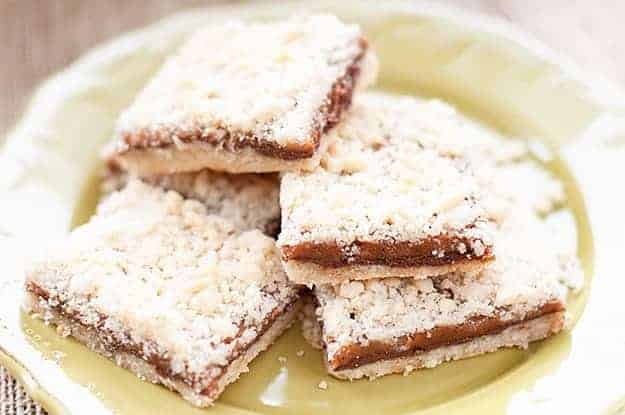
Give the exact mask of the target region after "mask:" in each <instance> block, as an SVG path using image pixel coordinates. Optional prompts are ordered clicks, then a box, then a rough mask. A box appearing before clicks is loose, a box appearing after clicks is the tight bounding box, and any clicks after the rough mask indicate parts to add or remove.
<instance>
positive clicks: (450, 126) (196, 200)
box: [25, 15, 581, 406]
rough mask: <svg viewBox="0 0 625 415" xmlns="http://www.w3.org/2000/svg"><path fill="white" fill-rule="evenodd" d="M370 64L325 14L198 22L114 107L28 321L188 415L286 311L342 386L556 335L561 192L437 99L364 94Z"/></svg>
mask: <svg viewBox="0 0 625 415" xmlns="http://www.w3.org/2000/svg"><path fill="white" fill-rule="evenodd" d="M376 73H377V61H376V58H375V56H374V54H373V52H372V51H371V49H370V47H369V45H368V43H367V41H366V39H365V38H364V37H363V35H362V33H361V31H360V29H359V28H358V27H357V26H355V25H349V24H345V23H343V22H341V21H339V20H338V19H337V18H335V17H333V16H328V15H315V16H297V17H293V18H290V19H288V20H285V21H279V22H268V23H250V22H243V21H232V22H227V23H223V24H220V25H214V26H210V27H207V28H203V29H200V30H199V31H198V32H197V33H195V34H194V35H192V36H191V37H190V38H189V39H188V40H187V42H186V43H185V44H184V45H183V46H182V47H181V48H180V50H179V51H178V52H177V53H176V54H175V55H174V56H173V57H171V58H170V59H169V60H168V61H167V62H166V63H165V65H164V66H163V68H162V69H161V71H160V72H159V73H158V74H157V75H156V76H155V77H154V78H153V79H152V80H151V81H150V82H149V83H148V84H147V86H146V87H145V89H144V90H143V91H142V92H141V93H140V94H139V95H138V96H137V98H136V100H135V102H134V103H133V104H132V105H131V106H130V107H129V108H128V109H127V110H126V111H125V112H124V113H123V114H122V115H121V116H120V118H119V121H118V125H117V129H116V132H115V136H114V138H113V140H112V142H111V143H110V144H109V145H108V146H107V147H106V149H105V151H104V155H105V158H106V165H107V170H106V174H105V176H104V178H103V183H102V190H103V199H102V201H101V202H100V204H99V206H98V208H97V212H96V214H95V215H94V216H93V217H92V218H91V220H90V221H89V222H88V223H86V224H85V225H82V226H80V227H79V228H77V229H75V230H74V231H72V232H71V234H70V235H69V236H68V237H67V238H66V240H64V241H63V242H62V243H59V244H58V245H57V246H55V247H54V248H53V249H51V251H50V253H49V255H48V256H47V257H46V258H45V259H42V260H39V261H34V262H33V264H32V266H31V267H30V269H29V271H28V273H27V275H26V284H25V289H26V294H27V295H26V307H27V308H28V310H30V311H31V312H32V313H33V314H34V315H36V316H38V317H40V318H42V319H44V320H45V321H46V322H48V323H52V324H54V325H55V326H56V327H57V329H58V331H59V333H60V334H61V335H64V336H68V335H71V336H73V337H74V338H76V339H77V340H78V341H80V342H82V343H84V344H86V345H87V346H88V347H90V348H91V349H93V350H94V351H96V352H98V353H101V354H103V355H105V356H107V357H109V358H111V359H112V360H114V361H115V362H116V363H117V364H119V365H120V366H123V367H125V368H127V369H129V370H131V371H133V372H135V373H136V374H137V375H138V376H140V377H141V378H143V379H146V380H149V381H151V382H155V383H160V384H162V385H164V386H166V387H168V388H170V389H172V390H175V391H177V392H179V393H180V394H181V395H182V396H183V397H184V398H185V399H187V400H188V401H190V402H191V403H192V404H194V405H197V406H208V405H211V404H212V403H213V402H214V401H215V399H217V397H218V396H219V395H220V394H221V393H222V392H223V390H224V388H225V387H226V386H227V385H228V384H230V383H232V382H234V381H235V380H236V379H237V378H238V377H239V376H240V375H241V374H242V373H243V372H245V371H247V367H248V364H249V363H250V362H251V361H252V360H253V359H254V358H255V357H256V356H257V355H259V354H260V353H261V352H262V351H263V350H265V349H267V348H268V347H269V346H270V345H271V344H272V343H273V342H274V341H275V340H276V339H277V338H278V337H279V336H280V334H281V333H282V332H284V330H286V328H288V327H289V326H290V325H291V324H292V323H293V322H294V320H295V319H296V317H297V316H298V315H301V316H302V317H303V318H302V320H303V323H302V324H303V328H304V335H305V337H306V338H307V339H308V340H309V341H311V342H312V344H313V345H315V346H317V347H319V348H321V349H323V351H324V354H325V361H326V366H327V369H328V372H329V373H330V374H332V375H334V376H336V377H338V378H347V379H355V378H360V377H364V376H366V377H377V376H380V375H384V374H388V373H396V372H409V371H411V370H412V369H415V368H419V367H431V366H434V365H437V364H439V363H441V362H444V361H447V360H451V359H459V358H463V357H468V356H473V355H476V354H480V353H485V352H489V351H494V350H496V349H498V348H500V347H504V346H520V347H525V346H526V345H527V344H528V343H529V342H531V341H534V340H538V339H542V338H545V337H547V336H549V335H551V334H554V333H556V332H558V331H560V330H561V329H562V327H563V325H564V323H565V311H566V296H567V291H568V289H569V286H570V285H572V284H573V283H572V282H571V281H574V280H573V279H574V278H577V279H579V276H580V275H581V271H580V268H579V264H578V262H577V259H576V256H575V250H574V247H572V246H571V245H570V244H565V243H559V242H558V241H554V237H553V234H554V230H553V229H551V228H550V226H551V225H549V224H548V222H546V221H545V220H544V219H543V217H544V216H545V215H546V214H548V213H549V212H550V211H551V210H552V208H553V207H554V206H557V205H558V204H559V203H561V201H562V199H563V191H562V187H561V185H560V184H559V183H558V182H557V181H556V180H555V179H553V178H552V177H551V176H550V175H548V174H547V173H545V172H544V171H542V170H541V169H540V168H539V167H538V165H537V164H536V163H534V162H532V161H531V160H529V159H528V157H527V150H526V149H525V148H524V146H522V145H521V144H519V143H515V142H503V141H501V140H500V139H499V138H497V137H495V136H494V135H493V134H492V133H490V132H488V131H486V130H483V129H481V128H480V127H478V126H477V125H475V124H473V123H471V122H469V121H467V120H465V119H463V118H462V117H461V116H460V115H458V114H457V113H456V112H455V111H454V110H453V109H452V108H451V107H449V106H447V105H446V104H443V103H441V102H438V101H421V100H417V99H415V98H411V97H399V96H391V95H384V94H380V93H373V92H366V91H364V90H365V89H366V88H367V87H368V86H370V85H371V84H372V83H373V82H374V81H375V78H376ZM276 238H277V240H276ZM573 285H574V284H573Z"/></svg>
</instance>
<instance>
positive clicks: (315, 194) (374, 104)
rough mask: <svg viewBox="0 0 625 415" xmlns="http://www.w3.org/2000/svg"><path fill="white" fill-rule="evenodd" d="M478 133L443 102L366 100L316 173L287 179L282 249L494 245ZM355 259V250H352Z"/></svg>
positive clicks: (478, 248) (335, 136) (336, 133)
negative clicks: (443, 238)
mask: <svg viewBox="0 0 625 415" xmlns="http://www.w3.org/2000/svg"><path fill="white" fill-rule="evenodd" d="M472 135H477V136H478V137H479V134H477V133H476V132H475V131H473V129H472V126H471V125H470V124H468V123H465V122H463V119H462V118H460V117H459V116H458V115H457V114H456V113H455V112H454V110H453V109H452V108H451V107H449V106H447V105H445V104H442V103H440V102H438V101H426V102H423V101H419V100H417V99H414V98H411V97H398V96H390V95H382V94H376V93H366V94H362V95H360V96H358V97H357V98H356V100H355V101H354V105H353V108H352V109H351V111H350V112H349V113H348V116H347V118H346V120H345V121H344V122H343V123H341V124H340V125H339V126H337V127H336V128H335V130H333V132H332V133H331V138H330V140H331V142H332V144H331V145H330V148H329V149H328V152H327V153H326V154H325V155H324V156H323V157H322V160H321V165H320V167H318V168H317V169H316V170H314V171H313V172H310V173H308V172H292V173H291V172H290V173H285V174H284V175H283V178H282V184H281V190H280V192H281V193H280V198H281V207H282V218H283V224H282V225H283V227H282V233H281V235H280V238H279V244H280V245H281V246H290V245H297V244H300V243H304V242H311V241H312V242H327V241H332V242H336V243H338V244H339V245H343V246H349V245H350V244H351V243H353V242H355V241H381V240H384V241H420V240H423V239H428V238H431V237H436V236H439V235H448V236H459V237H467V238H469V239H472V240H473V241H475V243H474V245H475V246H469V247H466V246H465V247H464V249H465V252H466V250H467V249H468V248H471V249H472V250H473V251H474V252H473V254H475V255H478V256H479V253H480V252H481V253H484V252H485V250H486V248H487V247H488V246H490V244H491V242H492V241H491V229H490V223H489V222H490V220H489V217H490V216H492V215H490V214H489V212H488V211H486V209H485V206H484V205H483V204H482V202H481V199H482V194H481V193H482V192H481V188H480V186H479V183H480V182H479V180H478V177H477V176H476V171H475V169H474V168H473V166H472V165H471V161H472V156H471V154H472V152H471V151H470V150H471V148H472V146H471V144H475V143H474V142H473V141H471V138H472ZM346 254H347V253H346Z"/></svg>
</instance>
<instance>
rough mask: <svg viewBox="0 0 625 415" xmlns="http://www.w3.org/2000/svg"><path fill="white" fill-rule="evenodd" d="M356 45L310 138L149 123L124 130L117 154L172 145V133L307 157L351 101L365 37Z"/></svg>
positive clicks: (193, 139) (276, 155)
mask: <svg viewBox="0 0 625 415" xmlns="http://www.w3.org/2000/svg"><path fill="white" fill-rule="evenodd" d="M359 46H360V47H361V52H360V54H358V56H356V58H355V59H354V61H353V62H352V64H351V65H349V66H348V67H347V69H346V71H345V74H344V75H342V76H341V77H340V78H339V79H337V81H336V82H335V83H334V84H333V85H332V89H331V90H330V93H329V94H328V95H327V97H326V99H325V100H324V103H323V104H322V105H321V107H320V108H319V111H318V113H317V116H316V117H315V119H314V120H313V124H314V125H313V128H312V132H311V137H310V138H311V142H308V143H304V144H290V145H287V146H285V145H280V144H278V143H276V142H274V141H268V140H265V139H263V138H262V137H258V136H256V135H254V134H252V133H251V132H249V131H233V130H230V129H229V128H227V126H219V125H217V126H210V132H209V133H206V132H205V131H206V130H207V128H206V127H207V126H206V125H195V126H193V127H191V128H184V129H180V128H166V127H160V126H159V128H149V127H148V128H141V129H139V130H137V131H129V132H125V133H123V134H122V140H123V141H124V143H126V145H127V147H126V148H125V149H122V150H121V151H119V154H123V153H125V152H127V151H130V150H132V149H142V148H166V147H170V146H172V145H173V141H172V137H174V136H175V137H176V138H177V139H178V140H179V141H182V142H183V143H191V142H204V143H208V144H211V145H214V146H219V147H220V148H223V149H225V150H227V151H231V152H236V151H238V150H241V149H243V148H252V149H254V150H255V151H257V152H258V153H260V154H262V155H264V156H267V157H272V158H277V159H282V160H299V159H305V158H310V157H312V156H313V155H314V154H315V152H316V151H317V149H318V148H319V144H320V140H321V136H322V134H324V133H325V132H327V131H328V130H329V129H330V128H332V127H333V126H334V125H336V124H337V123H338V122H339V121H340V119H341V115H342V114H343V112H344V111H345V110H346V109H348V108H349V106H350V105H351V102H352V94H353V91H354V88H355V85H356V81H357V79H358V77H359V76H360V71H361V68H360V63H361V61H362V58H363V57H364V55H365V52H366V50H367V48H368V44H367V41H366V40H365V39H364V38H361V39H360V40H359Z"/></svg>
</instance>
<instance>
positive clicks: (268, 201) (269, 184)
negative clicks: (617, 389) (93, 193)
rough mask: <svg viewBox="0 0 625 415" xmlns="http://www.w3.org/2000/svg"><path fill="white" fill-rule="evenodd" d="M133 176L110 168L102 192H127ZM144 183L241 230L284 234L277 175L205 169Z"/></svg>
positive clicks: (145, 178) (166, 176)
mask: <svg viewBox="0 0 625 415" xmlns="http://www.w3.org/2000/svg"><path fill="white" fill-rule="evenodd" d="M131 177H132V176H131V175H129V174H127V173H125V172H122V171H120V170H119V169H118V168H116V167H114V166H110V168H108V169H107V170H106V172H105V174H104V177H103V181H102V186H101V188H102V193H103V194H104V195H107V194H110V193H111V192H113V191H116V190H121V189H123V188H124V186H126V184H127V183H128V181H129V180H130V178H131ZM142 180H143V181H144V182H145V183H148V184H151V185H153V186H158V187H161V188H163V189H165V190H174V191H176V192H178V193H179V194H181V195H182V196H183V197H185V198H187V199H194V200H197V201H199V202H201V203H202V204H203V205H204V206H205V207H206V210H207V213H208V214H210V215H217V216H221V217H223V218H225V219H227V220H229V221H230V222H231V223H232V225H234V227H235V228H237V229H239V230H251V229H259V230H260V231H262V232H263V233H265V234H266V235H269V236H271V237H276V236H277V235H278V232H279V231H280V203H279V190H280V183H279V181H278V176H277V175H276V174H273V173H266V174H255V173H248V174H229V173H220V172H214V171H211V170H206V169H205V170H200V171H198V172H190V173H174V174H170V175H159V176H150V177H144V178H142Z"/></svg>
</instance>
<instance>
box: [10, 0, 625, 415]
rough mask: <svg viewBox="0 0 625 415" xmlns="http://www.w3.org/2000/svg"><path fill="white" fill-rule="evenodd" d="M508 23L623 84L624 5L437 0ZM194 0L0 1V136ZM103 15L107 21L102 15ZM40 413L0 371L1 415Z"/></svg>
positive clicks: (615, 0) (580, 0)
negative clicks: (48, 89)
mask: <svg viewBox="0 0 625 415" xmlns="http://www.w3.org/2000/svg"><path fill="white" fill-rule="evenodd" d="M442 2H443V3H449V4H455V5H459V6H460V7H463V8H466V9H469V10H472V11H478V12H482V13H486V14H489V15H492V16H496V17H499V18H501V19H504V20H507V21H509V22H512V23H514V24H516V25H517V26H519V27H521V28H522V29H524V30H525V31H527V32H529V33H531V34H532V35H534V36H535V37H536V38H538V39H540V40H542V41H543V42H544V43H546V44H547V45H549V46H550V47H552V48H553V49H555V50H557V51H559V52H562V53H564V54H567V55H569V56H570V57H571V58H573V60H575V61H576V62H577V63H578V64H579V65H580V66H581V67H582V68H584V69H585V70H587V71H592V72H594V73H600V74H602V75H604V76H606V77H607V78H609V79H611V80H612V81H615V82H618V83H621V84H623V83H625V42H624V41H623V40H622V39H623V35H624V34H625V28H624V27H623V25H622V17H623V16H625V1H623V0H601V1H600V2H597V1H594V0H550V1H543V0H525V1H513V0H442ZM215 3H217V2H216V1H200V0H108V1H106V2H103V1H89V2H87V1H80V0H64V1H58V2H57V1H55V2H52V1H45V2H42V1H38V0H3V1H2V2H0V39H2V42H0V56H4V57H5V58H4V60H3V63H2V65H0V79H2V82H1V83H0V109H1V110H0V137H2V136H3V135H4V134H5V133H6V132H7V131H8V130H9V129H10V127H11V126H12V125H13V123H14V122H15V121H16V119H17V117H18V116H19V114H20V112H21V111H22V110H23V109H24V107H25V105H26V103H27V101H28V97H29V95H30V94H31V93H32V91H33V89H34V88H35V87H36V85H37V84H39V83H40V82H41V81H42V80H43V79H45V78H46V77H48V76H50V75H51V74H53V73H54V72H56V71H58V70H60V69H61V68H63V67H64V66H66V65H68V64H69V63H71V62H72V61H74V60H75V59H76V58H77V57H79V56H80V55H81V54H82V53H84V52H85V51H86V50H87V49H89V48H90V47H92V46H94V45H96V44H98V43H100V42H103V41H105V40H106V39H109V38H111V37H113V36H115V35H116V34H119V33H122V32H124V31H127V30H131V29H133V28H137V27H141V26H143V25H145V24H147V23H149V22H152V21H154V20H156V19H158V18H160V17H163V16H165V15H167V14H170V13H172V12H175V11H178V10H181V9H184V8H188V7H197V6H206V5H207V4H215ZM107 16H110V17H108V18H107ZM40 413H45V412H43V411H42V410H41V408H40V407H39V406H38V405H37V404H36V403H34V402H33V401H32V400H31V399H30V398H29V397H28V396H27V395H26V394H25V393H24V391H23V389H22V388H21V387H20V386H19V384H17V383H16V382H15V381H14V380H13V379H11V377H10V376H9V375H8V373H7V372H6V371H5V370H4V369H3V368H2V367H0V415H9V414H10V415H14V414H27V415H31V414H40Z"/></svg>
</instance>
